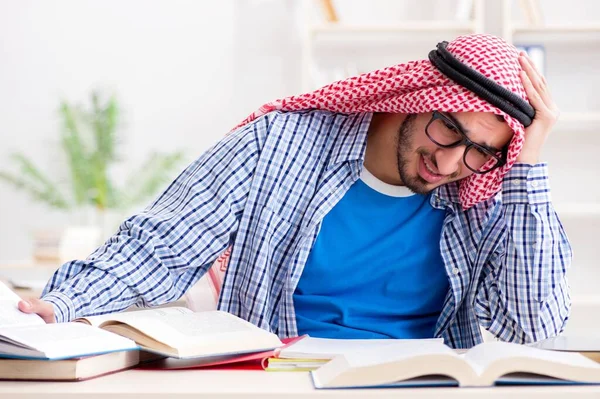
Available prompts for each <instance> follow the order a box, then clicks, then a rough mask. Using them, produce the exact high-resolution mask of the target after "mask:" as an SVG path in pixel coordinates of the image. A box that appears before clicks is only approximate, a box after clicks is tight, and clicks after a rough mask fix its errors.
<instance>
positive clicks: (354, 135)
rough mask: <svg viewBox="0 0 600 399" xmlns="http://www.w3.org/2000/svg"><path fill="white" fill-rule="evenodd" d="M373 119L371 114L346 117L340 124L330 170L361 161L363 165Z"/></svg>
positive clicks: (330, 160) (329, 165) (328, 165)
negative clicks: (345, 163) (344, 163)
mask: <svg viewBox="0 0 600 399" xmlns="http://www.w3.org/2000/svg"><path fill="white" fill-rule="evenodd" d="M372 117H373V114H372V113H371V112H364V113H358V114H348V115H344V119H343V120H341V121H340V122H339V123H340V126H338V133H339V135H337V136H336V137H335V142H334V143H333V148H332V154H333V155H332V156H331V158H330V159H329V163H328V164H327V167H328V168H330V167H332V166H334V165H336V164H339V163H342V162H349V161H360V163H361V164H362V163H363V162H364V158H365V150H366V149H367V133H368V132H369V126H370V125H371V118H372ZM336 123H337V122H336ZM358 172H360V169H359V170H358ZM356 178H358V175H357V176H356Z"/></svg>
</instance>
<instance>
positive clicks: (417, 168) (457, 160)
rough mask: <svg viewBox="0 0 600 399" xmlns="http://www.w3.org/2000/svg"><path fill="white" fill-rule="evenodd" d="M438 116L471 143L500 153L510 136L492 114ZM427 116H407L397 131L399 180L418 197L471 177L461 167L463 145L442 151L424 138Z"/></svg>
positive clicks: (468, 171)
mask: <svg viewBox="0 0 600 399" xmlns="http://www.w3.org/2000/svg"><path fill="white" fill-rule="evenodd" d="M442 114H444V115H445V116H448V117H449V118H451V119H452V120H454V121H455V122H456V125H457V126H458V127H459V128H461V130H462V131H463V132H464V133H466V134H467V137H468V138H469V139H470V140H471V141H473V142H475V143H478V144H482V145H484V146H486V147H489V148H496V149H502V148H503V147H505V146H506V145H508V143H509V141H510V139H511V138H512V135H513V131H512V129H510V127H509V126H508V124H506V122H504V121H500V120H499V119H498V117H497V116H496V115H494V114H492V113H487V112H456V113H443V112H442ZM431 116H432V113H425V114H410V115H407V116H406V118H405V119H404V121H403V122H402V124H401V125H400V128H399V131H398V139H397V156H398V171H399V173H400V178H401V179H402V182H403V183H404V184H405V185H406V187H408V188H409V189H410V190H412V191H413V192H415V193H418V194H427V193H429V192H430V191H431V190H433V189H434V188H436V187H438V186H441V185H442V184H446V183H450V182H452V181H456V180H461V179H464V178H465V177H468V176H470V175H472V174H473V173H474V172H473V171H471V170H470V169H469V168H468V167H467V166H466V165H465V163H464V160H463V154H464V152H465V146H464V145H460V146H457V147H454V148H442V147H439V146H438V145H437V144H435V143H434V142H433V141H431V139H430V138H429V137H428V136H427V134H426V133H425V127H426V126H427V123H428V122H429V121H430V120H431ZM430 129H431V128H430ZM471 151H475V149H472V150H471Z"/></svg>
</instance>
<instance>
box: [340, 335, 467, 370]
mask: <svg viewBox="0 0 600 399" xmlns="http://www.w3.org/2000/svg"><path fill="white" fill-rule="evenodd" d="M423 355H447V356H450V357H453V358H458V357H459V355H457V354H455V353H454V351H453V350H452V349H450V348H449V347H448V346H446V345H444V344H442V343H440V342H436V341H420V342H417V343H415V342H404V341H395V342H394V343H393V344H391V345H386V346H379V347H375V348H369V347H367V348H363V349H362V350H356V351H350V352H348V353H346V354H344V358H345V359H346V362H347V363H348V365H349V366H350V367H368V366H372V365H376V364H384V363H392V362H398V361H402V360H405V359H410V358H415V357H419V356H423Z"/></svg>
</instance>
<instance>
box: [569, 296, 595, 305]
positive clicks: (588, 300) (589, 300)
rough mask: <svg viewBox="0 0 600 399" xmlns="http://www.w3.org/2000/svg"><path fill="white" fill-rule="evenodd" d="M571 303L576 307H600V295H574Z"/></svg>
mask: <svg viewBox="0 0 600 399" xmlns="http://www.w3.org/2000/svg"><path fill="white" fill-rule="evenodd" d="M571 303H572V304H573V305H574V306H600V295H573V296H572V297H571Z"/></svg>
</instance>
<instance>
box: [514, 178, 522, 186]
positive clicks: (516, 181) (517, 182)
mask: <svg viewBox="0 0 600 399" xmlns="http://www.w3.org/2000/svg"><path fill="white" fill-rule="evenodd" d="M512 184H513V186H518V185H519V184H521V180H519V179H515V180H513V182H512Z"/></svg>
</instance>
